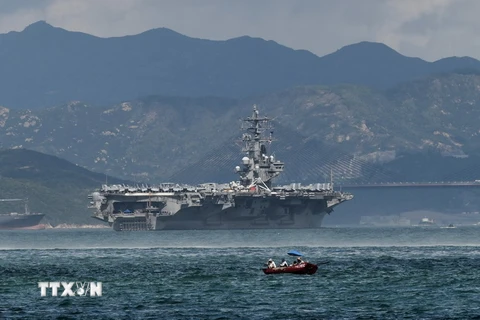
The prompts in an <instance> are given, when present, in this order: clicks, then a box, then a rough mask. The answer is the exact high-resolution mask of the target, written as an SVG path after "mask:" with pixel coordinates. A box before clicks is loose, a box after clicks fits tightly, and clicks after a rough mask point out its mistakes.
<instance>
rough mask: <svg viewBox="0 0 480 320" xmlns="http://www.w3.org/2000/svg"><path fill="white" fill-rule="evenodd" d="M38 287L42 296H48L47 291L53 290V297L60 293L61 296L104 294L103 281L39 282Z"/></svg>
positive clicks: (99, 295) (98, 295)
mask: <svg viewBox="0 0 480 320" xmlns="http://www.w3.org/2000/svg"><path fill="white" fill-rule="evenodd" d="M38 287H39V288H40V296H42V297H46V296H47V291H51V294H52V296H53V297H56V296H58V295H60V296H61V297H74V296H87V295H89V296H90V297H95V296H97V297H101V296H102V283H101V282H39V283H38ZM48 289H51V290H48ZM59 289H60V290H59ZM60 291H61V292H60Z"/></svg>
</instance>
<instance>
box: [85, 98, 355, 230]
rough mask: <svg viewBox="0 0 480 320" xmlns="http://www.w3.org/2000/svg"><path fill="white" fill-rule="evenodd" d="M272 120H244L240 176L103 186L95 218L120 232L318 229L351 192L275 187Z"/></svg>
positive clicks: (94, 201)
mask: <svg viewBox="0 0 480 320" xmlns="http://www.w3.org/2000/svg"><path fill="white" fill-rule="evenodd" d="M271 122H272V119H270V118H268V117H261V116H259V112H258V110H257V108H256V106H254V107H253V114H252V116H250V117H247V118H245V119H243V124H244V126H243V128H244V129H245V133H244V134H243V136H242V142H243V149H242V151H243V152H244V153H245V156H244V157H243V158H242V159H241V164H240V165H238V166H236V167H235V172H236V173H237V174H238V175H239V177H240V180H239V181H234V182H230V183H226V184H219V183H202V184H199V185H180V184H175V183H162V184H159V185H155V186H145V185H142V186H125V185H103V186H102V187H101V188H100V189H99V190H97V191H95V192H93V193H92V194H91V195H90V196H89V199H90V205H89V208H91V209H93V210H94V213H93V217H94V218H96V219H99V220H101V221H104V222H108V223H109V224H110V225H111V226H112V227H113V229H114V230H116V231H135V230H168V229H170V230H171V229H177V230H188V229H200V230H201V229H267V228H268V229H294V228H319V227H320V226H321V225H322V220H323V218H324V216H325V215H326V214H327V213H330V212H332V211H333V208H334V207H335V206H337V205H339V204H340V203H342V202H344V201H348V200H351V199H352V198H353V195H352V194H350V193H345V192H340V191H335V190H334V189H333V182H332V179H331V181H330V183H315V184H310V185H305V186H302V185H301V184H300V183H291V184H289V185H283V186H275V185H274V184H273V183H272V180H273V179H274V178H275V177H277V176H278V175H280V174H281V173H282V171H283V170H284V163H283V162H281V161H279V160H277V159H275V157H274V155H273V154H272V153H271V152H270V150H269V149H270V145H271V142H272V139H273V137H272V134H273V131H272V125H271Z"/></svg>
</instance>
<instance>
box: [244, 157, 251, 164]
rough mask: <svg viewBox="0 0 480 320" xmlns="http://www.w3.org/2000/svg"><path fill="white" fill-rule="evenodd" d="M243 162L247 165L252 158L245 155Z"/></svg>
mask: <svg viewBox="0 0 480 320" xmlns="http://www.w3.org/2000/svg"><path fill="white" fill-rule="evenodd" d="M242 162H243V164H244V165H247V164H248V163H249V162H250V159H248V157H243V158H242Z"/></svg>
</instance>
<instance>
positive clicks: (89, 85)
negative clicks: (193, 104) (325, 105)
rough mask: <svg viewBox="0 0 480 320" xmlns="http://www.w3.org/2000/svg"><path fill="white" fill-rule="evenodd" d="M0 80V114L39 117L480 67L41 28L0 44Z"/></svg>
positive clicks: (156, 33)
mask: <svg viewBox="0 0 480 320" xmlns="http://www.w3.org/2000/svg"><path fill="white" fill-rule="evenodd" d="M0 70H2V74H1V75H0V105H2V106H5V107H8V108H23V109H26V108H28V109H38V108H41V107H50V106H55V105H60V104H65V103H67V102H69V101H76V100H78V101H83V102H87V103H89V104H97V105H108V104H113V103H118V102H120V101H125V100H135V99H138V98H141V97H145V96H148V95H173V96H191V97H198V96H220V97H230V98H245V97H248V96H252V95H258V94H266V93H269V92H274V91H279V90H283V89H287V88H290V87H293V86H301V85H329V86H330V85H338V84H356V85H363V86H368V87H371V88H377V89H387V88H390V87H393V86H395V85H397V84H399V83H402V82H406V81H410V80H413V79H418V78H422V77H424V76H426V75H431V74H438V73H445V72H451V71H458V70H480V62H479V61H478V60H475V59H473V58H469V57H463V58H458V57H450V58H445V59H441V60H438V61H435V62H427V61H424V60H422V59H419V58H411V57H406V56H403V55H401V54H400V53H398V52H396V51H394V50H393V49H391V48H389V47H387V46H386V45H384V44H380V43H371V42H361V43H357V44H352V45H349V46H346V47H343V48H341V49H339V50H338V51H336V52H333V53H331V54H329V55H326V56H323V57H318V56H316V55H314V54H312V53H311V52H308V51H305V50H293V49H291V48H287V47H285V46H282V45H280V44H278V43H276V42H274V41H265V40H263V39H259V38H252V37H248V36H244V37H239V38H234V39H230V40H226V41H212V40H203V39H195V38H190V37H188V36H185V35H182V34H179V33H177V32H175V31H172V30H169V29H165V28H159V29H153V30H149V31H146V32H143V33H141V34H137V35H133V36H124V37H115V38H99V37H95V36H92V35H88V34H85V33H80V32H71V31H67V30H64V29H61V28H57V27H53V26H51V25H49V24H47V23H46V22H44V21H39V22H36V23H34V24H32V25H30V26H28V27H26V28H25V29H24V30H23V31H21V32H13V31H12V32H9V33H7V34H1V35H0Z"/></svg>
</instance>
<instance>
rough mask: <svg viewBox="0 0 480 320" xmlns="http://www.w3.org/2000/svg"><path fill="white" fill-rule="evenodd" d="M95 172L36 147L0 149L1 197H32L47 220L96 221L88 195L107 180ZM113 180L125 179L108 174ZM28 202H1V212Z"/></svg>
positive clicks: (31, 201)
mask: <svg viewBox="0 0 480 320" xmlns="http://www.w3.org/2000/svg"><path fill="white" fill-rule="evenodd" d="M105 179H106V177H105V175H104V174H99V173H94V172H91V171H88V170H86V169H84V168H81V167H79V166H77V165H74V164H72V163H70V162H68V161H66V160H63V159H60V158H57V157H54V156H49V155H46V154H42V153H39V152H36V151H31V150H25V149H16V150H1V151H0V198H2V199H18V198H21V199H25V198H27V199H28V206H29V209H30V211H31V212H42V213H45V214H46V217H45V218H44V222H48V223H51V224H52V225H55V224H58V223H88V224H92V223H94V220H93V219H92V218H90V212H89V211H88V210H87V205H88V200H87V195H88V194H89V193H90V192H91V191H92V190H93V189H94V188H97V187H99V186H100V185H101V184H102V183H104V182H105ZM108 180H109V182H113V183H122V182H123V181H121V180H120V179H115V178H111V177H109V178H108ZM23 205H24V202H0V212H14V211H16V212H23V210H24V207H23Z"/></svg>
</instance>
